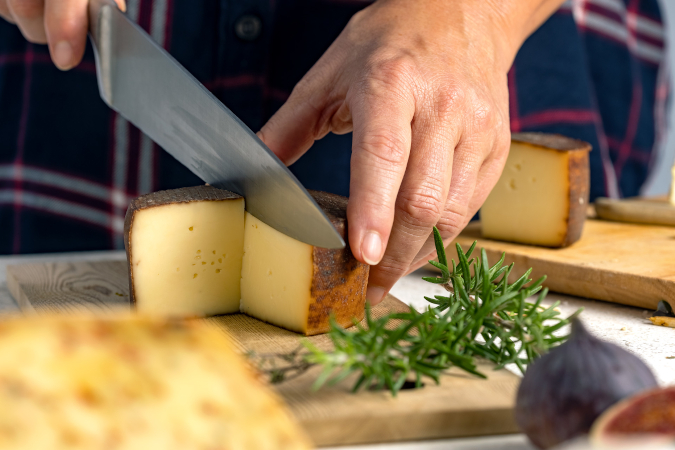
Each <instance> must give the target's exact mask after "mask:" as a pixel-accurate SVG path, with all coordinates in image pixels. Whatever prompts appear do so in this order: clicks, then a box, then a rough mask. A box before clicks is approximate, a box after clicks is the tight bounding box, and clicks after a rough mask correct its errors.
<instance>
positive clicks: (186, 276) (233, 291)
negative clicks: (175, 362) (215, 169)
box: [125, 186, 244, 317]
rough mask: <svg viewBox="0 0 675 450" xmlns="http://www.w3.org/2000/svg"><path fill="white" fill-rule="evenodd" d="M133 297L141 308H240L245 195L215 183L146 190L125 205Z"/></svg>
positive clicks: (158, 311) (185, 312) (201, 311)
mask: <svg viewBox="0 0 675 450" xmlns="http://www.w3.org/2000/svg"><path fill="white" fill-rule="evenodd" d="M125 228H126V230H125V231H126V232H125V244H126V248H127V257H128V262H129V279H130V291H131V299H132V302H134V303H135V305H136V309H137V310H138V311H139V312H142V313H149V314H153V315H163V316H177V317H190V316H208V315H214V314H225V313H232V312H237V311H239V299H240V297H241V295H240V292H239V279H240V277H241V258H242V254H243V251H244V199H243V197H240V196H239V195H236V194H234V193H232V192H228V191H224V190H221V189H217V188H214V187H211V186H197V187H190V188H183V189H175V190H170V191H160V192H155V193H152V194H148V195H145V196H142V197H139V198H138V199H136V200H134V201H133V202H132V203H131V205H130V206H129V209H128V211H127V216H126V221H125Z"/></svg>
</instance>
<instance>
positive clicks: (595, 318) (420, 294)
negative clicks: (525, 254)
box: [0, 251, 675, 450]
mask: <svg viewBox="0 0 675 450" xmlns="http://www.w3.org/2000/svg"><path fill="white" fill-rule="evenodd" d="M103 259H107V260H124V259H125V256H124V252H121V251H116V252H91V253H70V254H51V255H32V256H11V257H7V256H4V257H0V311H5V312H17V311H18V308H17V306H16V303H15V302H14V300H13V299H12V298H11V296H10V294H9V292H8V290H7V285H6V270H5V269H6V267H7V265H10V264H25V263H33V262H43V261H44V262H46V261H57V260H60V261H64V260H66V261H98V260H103ZM425 275H427V276H434V274H433V273H432V272H428V271H425V270H424V269H421V270H418V271H416V272H414V273H412V274H410V275H408V276H407V277H405V278H403V279H401V280H400V281H399V282H398V283H397V284H396V286H394V288H393V289H392V291H391V293H392V294H393V295H394V296H396V297H397V298H399V299H401V300H402V301H404V302H406V303H408V304H410V305H412V306H414V307H415V308H418V309H421V308H425V307H426V305H427V302H426V300H424V296H425V295H426V296H433V295H439V294H443V293H444V292H445V290H444V289H443V288H440V287H439V286H437V285H433V284H430V283H427V282H425V281H423V280H422V279H421V277H422V276H425ZM547 299H548V302H549V303H550V302H553V301H556V300H559V301H560V302H561V306H560V309H561V310H562V312H563V314H565V315H568V314H571V313H572V312H573V311H575V310H576V309H577V308H580V307H583V308H585V311H584V313H583V315H582V317H583V319H584V321H585V323H586V325H587V326H588V328H589V330H591V331H592V332H593V333H594V334H596V335H597V336H600V337H602V338H603V339H607V340H609V341H611V342H615V343H617V344H619V345H622V346H624V347H625V348H628V349H629V350H631V351H633V352H634V353H636V354H637V355H639V356H640V357H641V358H642V359H643V360H645V362H647V364H649V366H650V367H651V368H652V369H653V370H654V373H655V374H656V376H657V378H658V379H659V381H660V382H661V383H662V384H675V359H667V358H668V357H672V356H675V329H673V328H664V327H656V326H654V325H651V322H649V321H648V320H646V319H645V316H646V315H647V314H648V312H647V311H644V310H642V309H638V308H632V307H628V306H621V305H614V304H611V303H605V302H600V301H592V300H585V299H580V298H575V297H569V296H565V295H560V294H549V297H548V298H547ZM339 448H340V449H342V450H412V449H420V450H446V449H447V450H478V449H480V450H534V447H532V446H531V445H529V444H528V443H527V439H526V438H525V437H524V436H522V435H511V436H497V437H483V438H465V439H444V440H436V441H424V442H411V443H401V444H383V445H370V446H348V447H339ZM334 450H337V448H336V449H334Z"/></svg>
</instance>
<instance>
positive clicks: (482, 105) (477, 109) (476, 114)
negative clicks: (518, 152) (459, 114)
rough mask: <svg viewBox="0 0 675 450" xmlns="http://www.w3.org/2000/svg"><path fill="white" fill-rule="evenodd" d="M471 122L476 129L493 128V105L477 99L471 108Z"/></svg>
mask: <svg viewBox="0 0 675 450" xmlns="http://www.w3.org/2000/svg"><path fill="white" fill-rule="evenodd" d="M473 124H474V127H475V128H476V129H478V130H486V129H490V128H493V127H494V126H495V124H496V117H495V111H494V107H493V105H492V103H491V102H488V101H483V100H478V101H476V104H475V105H474V109H473Z"/></svg>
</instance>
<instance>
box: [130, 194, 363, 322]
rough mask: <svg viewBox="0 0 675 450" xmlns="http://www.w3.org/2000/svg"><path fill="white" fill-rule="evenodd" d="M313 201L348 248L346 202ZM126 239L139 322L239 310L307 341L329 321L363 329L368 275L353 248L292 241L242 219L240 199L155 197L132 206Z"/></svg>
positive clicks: (333, 199) (221, 196)
mask: <svg viewBox="0 0 675 450" xmlns="http://www.w3.org/2000/svg"><path fill="white" fill-rule="evenodd" d="M312 195H313V196H314V198H315V200H316V201H317V203H318V204H319V206H320V207H321V208H323V210H324V211H325V212H326V215H327V216H328V217H329V218H330V220H331V221H332V223H333V225H334V226H335V228H336V229H337V230H338V232H339V233H340V234H341V235H342V236H343V238H345V241H346V240H347V239H346V234H347V233H346V229H347V219H346V216H347V214H346V210H347V199H346V198H344V197H341V196H338V195H333V194H327V193H324V192H312ZM244 220H245V221H246V225H245V226H244ZM125 229H126V233H125V244H126V248H127V258H128V261H129V280H130V286H131V299H132V302H134V303H135V305H136V309H137V310H138V311H139V312H142V313H149V314H152V315H161V316H177V317H186V316H187V317H191V316H209V315H214V314H226V313H233V312H238V311H240V309H241V312H244V313H246V314H248V315H250V316H252V317H255V318H258V319H261V320H264V321H266V322H269V323H271V324H274V325H277V326H281V327H283V328H286V329H288V330H292V331H296V332H299V333H304V334H306V335H314V334H319V333H325V332H326V331H328V329H329V327H330V320H329V319H330V317H331V315H332V316H333V317H335V319H336V321H337V322H338V323H339V324H340V325H342V326H345V327H348V326H351V325H352V324H353V321H354V320H357V321H360V320H361V319H363V316H364V308H365V301H366V298H365V290H366V284H367V281H368V270H369V266H368V265H366V264H362V263H359V262H358V261H357V260H356V259H355V258H354V256H353V255H352V252H351V250H350V248H349V246H347V247H346V248H344V249H339V250H330V249H323V248H318V247H313V246H311V245H308V244H304V243H302V242H299V241H296V240H294V239H292V238H290V237H288V236H286V235H284V234H282V233H280V232H278V231H276V230H275V229H273V228H271V227H269V226H268V225H266V224H265V223H263V222H262V221H260V220H258V219H256V218H255V217H253V216H252V215H250V214H248V213H246V215H245V212H244V199H243V198H242V197H240V196H238V195H236V194H232V193H230V192H227V191H223V190H220V189H217V188H214V187H210V186H199V187H193V188H183V189H176V190H173V191H162V192H156V193H153V194H149V195H146V196H143V197H140V198H138V199H136V200H134V201H133V202H132V204H131V206H130V207H129V210H128V211H127V217H126V222H125ZM242 258H243V261H242ZM242 262H243V266H242Z"/></svg>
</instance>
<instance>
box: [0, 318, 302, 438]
mask: <svg viewBox="0 0 675 450" xmlns="http://www.w3.org/2000/svg"><path fill="white" fill-rule="evenodd" d="M0 347H1V348H2V352H0V448H2V449H5V450H8V449H22V450H23V449H50V450H59V449H71V450H77V449H82V450H84V449H87V450H89V449H116V450H126V449H129V450H131V449H134V450H141V449H163V450H172V449H175V450H179V449H180V450H189V449H207V448H208V449H217V448H222V449H225V448H227V449H232V450H250V449H260V450H276V449H282V450H284V449H285V450H304V449H309V448H310V447H311V445H310V443H309V442H308V440H307V438H306V437H305V435H304V434H303V433H302V431H301V430H300V428H299V426H298V425H297V424H296V423H295V422H294V421H293V419H292V418H291V417H290V415H289V413H288V412H287V411H286V410H285V408H283V406H282V403H281V402H280V401H279V399H277V398H276V396H275V395H274V394H273V393H272V392H271V390H270V389H269V388H268V387H267V386H265V385H264V383H263V382H261V381H260V379H259V378H258V377H257V375H256V374H255V373H254V371H253V370H252V369H251V368H250V367H249V366H248V364H247V363H246V362H245V361H244V360H243V358H242V357H241V356H240V355H238V354H236V353H235V351H234V350H233V345H232V344H231V342H230V340H229V339H228V338H227V336H226V335H225V334H224V333H222V332H220V331H217V330H216V329H215V328H212V327H209V326H207V325H206V324H204V323H196V322H192V323H189V322H170V323H169V322H160V321H153V320H149V319H145V318H130V317H126V318H115V319H107V320H103V319H91V318H89V319H84V318H72V317H69V318H65V317H60V318H59V317H44V316H43V317H40V318H30V319H26V318H23V319H11V320H5V321H2V322H1V323H0Z"/></svg>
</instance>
